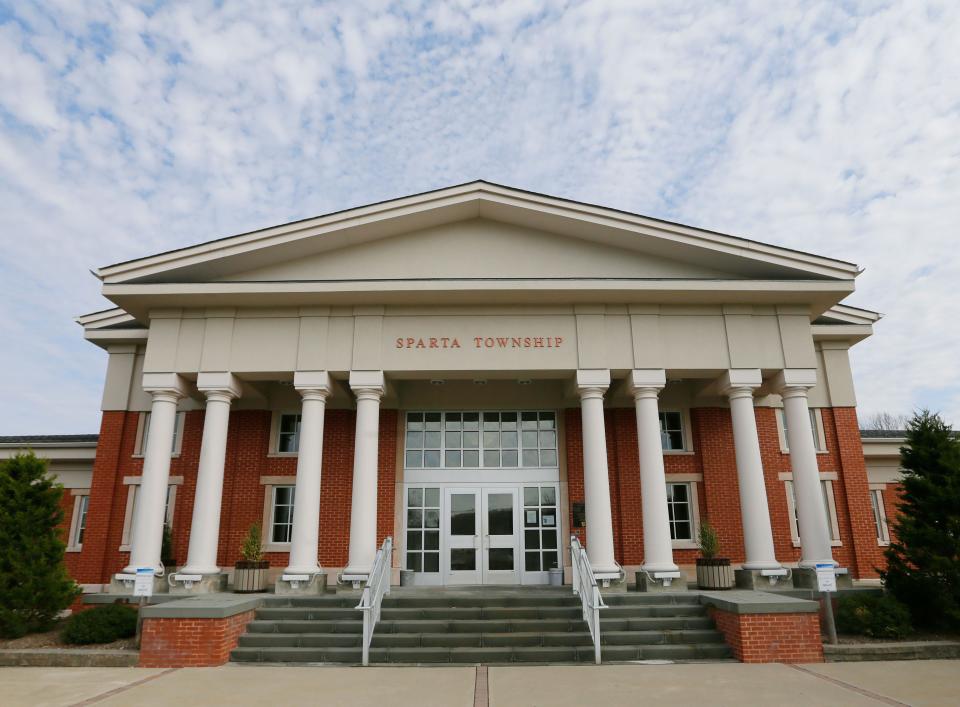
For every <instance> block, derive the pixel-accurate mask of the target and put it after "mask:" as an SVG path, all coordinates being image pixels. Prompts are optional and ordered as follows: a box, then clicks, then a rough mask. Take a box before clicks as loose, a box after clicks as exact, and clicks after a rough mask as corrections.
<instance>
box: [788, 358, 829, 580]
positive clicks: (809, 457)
mask: <svg viewBox="0 0 960 707" xmlns="http://www.w3.org/2000/svg"><path fill="white" fill-rule="evenodd" d="M816 382H817V372H816V371H815V370H813V369H805V368H804V369H786V370H783V371H781V372H780V374H779V375H778V376H777V381H776V383H777V386H776V387H777V388H779V390H780V395H781V397H782V398H783V416H784V419H785V422H786V426H787V446H788V447H790V467H791V469H792V470H793V494H794V498H795V499H796V510H797V525H798V526H799V530H800V566H801V567H808V568H811V567H815V566H816V565H817V563H823V562H830V563H833V564H836V563H835V562H833V554H832V553H831V551H830V530H829V525H828V524H827V523H828V521H827V514H826V511H825V510H824V506H823V491H822V490H821V488H820V469H819V467H818V466H817V450H816V448H815V447H814V444H813V430H812V429H811V427H810V407H809V405H808V403H807V389H809V388H812V387H813V386H814V385H815V384H816Z"/></svg>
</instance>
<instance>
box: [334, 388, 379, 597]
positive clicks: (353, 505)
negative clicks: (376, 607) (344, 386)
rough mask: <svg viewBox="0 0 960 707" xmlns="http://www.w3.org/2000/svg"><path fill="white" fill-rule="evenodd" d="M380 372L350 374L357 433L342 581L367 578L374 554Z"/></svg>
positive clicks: (375, 551) (375, 547)
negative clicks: (346, 547) (347, 552)
mask: <svg viewBox="0 0 960 707" xmlns="http://www.w3.org/2000/svg"><path fill="white" fill-rule="evenodd" d="M383 386H384V382H383V371H351V372H350V388H351V389H352V390H353V392H354V394H355V395H356V396H357V432H356V438H355V439H354V447H353V493H352V495H351V500H350V554H349V558H348V560H347V567H346V569H344V570H343V576H344V578H345V579H358V578H364V577H367V576H368V575H369V574H370V569H371V568H372V567H373V559H374V557H375V556H376V554H377V457H378V451H379V439H380V398H381V397H383Z"/></svg>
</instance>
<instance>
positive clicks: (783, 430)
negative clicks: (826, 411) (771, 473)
mask: <svg viewBox="0 0 960 707" xmlns="http://www.w3.org/2000/svg"><path fill="white" fill-rule="evenodd" d="M808 412H809V413H810V432H811V433H812V434H813V448H814V449H816V450H817V451H818V452H825V451H827V446H826V444H825V443H824V439H823V418H822V416H821V413H820V410H819V408H809V409H808ZM777 422H778V423H779V425H778V427H779V430H778V431H779V433H780V450H781V451H782V452H784V453H786V452H789V451H790V447H789V444H788V443H787V416H786V415H785V414H784V412H783V409H782V408H780V409H778V410H777Z"/></svg>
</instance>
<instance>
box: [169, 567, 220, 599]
mask: <svg viewBox="0 0 960 707" xmlns="http://www.w3.org/2000/svg"><path fill="white" fill-rule="evenodd" d="M167 578H168V583H169V585H170V593H171V594H214V593H216V592H225V591H227V573H226V572H216V573H211V574H190V573H188V572H175V573H173V574H170V575H167Z"/></svg>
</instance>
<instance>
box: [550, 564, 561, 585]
mask: <svg viewBox="0 0 960 707" xmlns="http://www.w3.org/2000/svg"><path fill="white" fill-rule="evenodd" d="M550 586H551V587H562V586H563V570H562V569H560V568H559V567H553V568H551V570H550Z"/></svg>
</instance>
